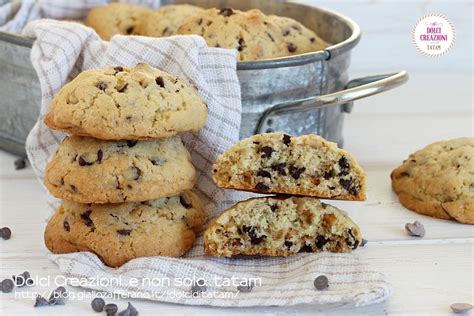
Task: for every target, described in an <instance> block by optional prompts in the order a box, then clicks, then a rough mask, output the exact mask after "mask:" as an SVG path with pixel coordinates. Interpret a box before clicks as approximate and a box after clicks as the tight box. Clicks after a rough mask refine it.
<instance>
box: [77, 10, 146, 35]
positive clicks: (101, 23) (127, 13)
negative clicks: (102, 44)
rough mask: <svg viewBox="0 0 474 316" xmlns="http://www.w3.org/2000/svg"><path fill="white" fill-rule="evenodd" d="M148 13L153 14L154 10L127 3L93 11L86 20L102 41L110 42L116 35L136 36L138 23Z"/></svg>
mask: <svg viewBox="0 0 474 316" xmlns="http://www.w3.org/2000/svg"><path fill="white" fill-rule="evenodd" d="M147 12H152V10H151V9H148V8H146V7H143V6H138V5H132V4H127V3H110V4H107V5H104V6H100V7H96V8H93V9H91V10H90V11H89V14H88V15H87V18H86V24H87V25H88V26H90V27H92V28H93V29H94V30H95V31H96V32H97V34H99V36H100V37H101V38H102V39H104V40H106V41H108V40H110V38H111V37H112V36H114V35H116V34H122V35H130V34H134V33H135V27H136V26H137V23H138V22H140V21H141V19H142V16H143V15H144V14H146V13H147Z"/></svg>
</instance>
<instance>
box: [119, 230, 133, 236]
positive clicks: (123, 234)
mask: <svg viewBox="0 0 474 316" xmlns="http://www.w3.org/2000/svg"><path fill="white" fill-rule="evenodd" d="M132 230H133V229H117V233H118V234H119V235H122V236H130V233H131V232H132Z"/></svg>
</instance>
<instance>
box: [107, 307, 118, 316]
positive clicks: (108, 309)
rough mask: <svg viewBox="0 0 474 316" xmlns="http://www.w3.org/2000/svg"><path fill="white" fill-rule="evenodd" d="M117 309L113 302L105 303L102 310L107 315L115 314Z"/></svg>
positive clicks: (112, 315) (113, 315)
mask: <svg viewBox="0 0 474 316" xmlns="http://www.w3.org/2000/svg"><path fill="white" fill-rule="evenodd" d="M117 311H118V307H117V305H115V304H107V305H105V306H104V312H105V313H106V314H107V316H115V313H117Z"/></svg>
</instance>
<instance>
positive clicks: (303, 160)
mask: <svg viewBox="0 0 474 316" xmlns="http://www.w3.org/2000/svg"><path fill="white" fill-rule="evenodd" d="M213 178H214V181H215V182H216V184H217V185H218V186H219V187H221V188H226V189H236V190H245V191H252V192H257V193H281V194H295V195H307V196H315V197H320V198H329V199H339V200H355V201H362V200H365V198H366V197H365V192H366V184H365V173H364V171H363V170H362V168H361V167H360V166H359V165H358V163H357V161H356V160H355V158H354V157H352V155H351V154H349V153H348V152H346V151H344V150H342V149H339V148H337V145H336V144H334V143H331V142H328V141H326V140H324V139H323V138H321V137H319V136H317V135H303V136H298V137H292V136H290V135H287V134H284V133H281V132H277V133H267V134H258V135H254V136H252V137H250V138H247V139H244V140H241V141H240V142H238V143H237V144H235V145H234V146H232V147H231V148H230V149H229V150H227V151H226V152H225V153H223V154H222V155H220V156H219V157H217V160H216V162H215V164H214V166H213Z"/></svg>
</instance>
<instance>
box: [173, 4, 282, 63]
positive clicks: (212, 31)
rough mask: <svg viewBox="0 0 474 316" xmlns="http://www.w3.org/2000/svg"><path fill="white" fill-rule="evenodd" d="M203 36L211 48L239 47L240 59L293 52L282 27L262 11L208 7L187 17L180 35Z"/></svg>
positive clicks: (250, 59)
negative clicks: (287, 43) (289, 48)
mask: <svg viewBox="0 0 474 316" xmlns="http://www.w3.org/2000/svg"><path fill="white" fill-rule="evenodd" d="M189 34H196V35H200V36H202V37H203V38H204V39H205V40H206V43H207V45H208V46H209V47H222V48H231V49H232V48H235V49H237V60H239V61H252V60H260V59H269V58H275V57H281V56H286V55H288V54H289V51H288V47H287V46H286V44H285V42H284V40H283V36H282V32H281V30H280V28H279V27H278V26H277V25H276V24H275V23H273V22H272V21H271V20H270V19H269V18H268V16H266V15H265V14H263V13H262V12H261V11H260V10H257V9H254V10H250V11H246V12H243V11H239V10H235V9H231V8H223V9H215V8H214V9H208V10H205V11H203V12H201V13H199V14H197V15H194V16H192V17H190V18H188V19H186V20H185V21H184V22H183V24H182V25H181V26H180V27H179V28H178V30H177V31H176V35H189Z"/></svg>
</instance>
